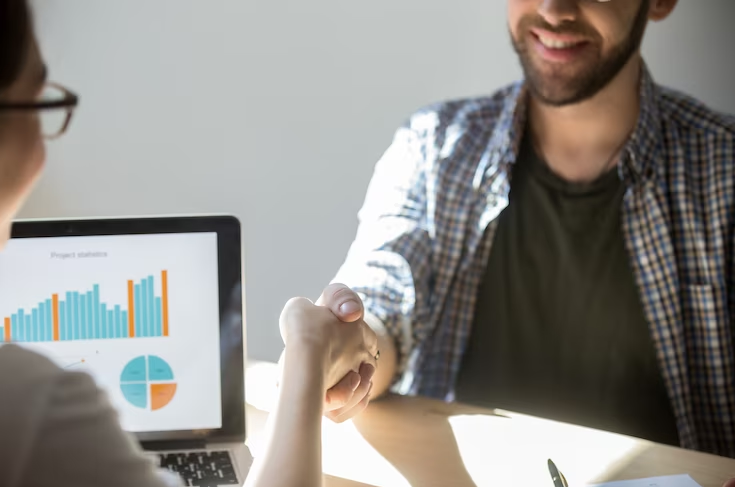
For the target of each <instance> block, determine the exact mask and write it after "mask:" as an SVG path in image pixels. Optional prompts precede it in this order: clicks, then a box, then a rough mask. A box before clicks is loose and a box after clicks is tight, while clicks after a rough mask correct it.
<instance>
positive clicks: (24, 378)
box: [0, 345, 63, 397]
mask: <svg viewBox="0 0 735 487" xmlns="http://www.w3.org/2000/svg"><path fill="white" fill-rule="evenodd" d="M61 373H63V371H62V369H60V368H59V367H58V366H56V365H55V364H54V363H53V362H52V361H51V360H49V359H48V358H46V357H44V356H43V355H40V354H38V353H35V352H32V351H30V350H27V349H25V348H22V347H19V346H16V345H3V346H2V347H0V391H9V389H11V388H12V389H16V388H21V389H26V388H31V387H33V386H39V385H41V383H44V382H48V381H53V380H54V379H55V378H56V377H58V375H59V374H61ZM0 395H2V396H3V397H7V396H5V395H4V394H2V393H0Z"/></svg>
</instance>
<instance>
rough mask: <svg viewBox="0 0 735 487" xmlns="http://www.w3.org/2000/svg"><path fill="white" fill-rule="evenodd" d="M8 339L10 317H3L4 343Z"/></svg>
mask: <svg viewBox="0 0 735 487" xmlns="http://www.w3.org/2000/svg"><path fill="white" fill-rule="evenodd" d="M9 341H10V318H5V343H8V342H9Z"/></svg>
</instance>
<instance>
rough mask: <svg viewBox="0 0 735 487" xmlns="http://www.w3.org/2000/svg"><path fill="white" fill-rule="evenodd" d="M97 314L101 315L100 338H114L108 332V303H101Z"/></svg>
mask: <svg viewBox="0 0 735 487" xmlns="http://www.w3.org/2000/svg"><path fill="white" fill-rule="evenodd" d="M97 314H98V315H99V317H100V324H99V327H100V332H101V333H100V338H112V337H110V336H109V335H108V334H107V305H106V304H101V305H99V306H98V307H97Z"/></svg>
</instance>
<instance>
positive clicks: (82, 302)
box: [79, 294, 87, 340]
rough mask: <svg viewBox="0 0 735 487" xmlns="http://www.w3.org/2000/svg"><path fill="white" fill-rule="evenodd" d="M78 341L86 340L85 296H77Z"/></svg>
mask: <svg viewBox="0 0 735 487" xmlns="http://www.w3.org/2000/svg"><path fill="white" fill-rule="evenodd" d="M79 339H80V340H86V339H87V295H86V294H79Z"/></svg>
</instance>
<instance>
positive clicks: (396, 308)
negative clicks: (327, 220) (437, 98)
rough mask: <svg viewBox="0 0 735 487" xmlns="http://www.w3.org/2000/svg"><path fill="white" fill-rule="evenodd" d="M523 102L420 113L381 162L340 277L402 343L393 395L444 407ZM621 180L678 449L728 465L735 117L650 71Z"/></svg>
mask: <svg viewBox="0 0 735 487" xmlns="http://www.w3.org/2000/svg"><path fill="white" fill-rule="evenodd" d="M526 99H527V93H526V89H525V85H524V83H523V82H519V83H516V84H514V85H512V86H510V87H507V88H505V89H502V90H500V91H498V92H497V93H495V94H494V95H493V96H490V97H486V98H476V99H469V100H461V101H452V102H446V103H441V104H437V105H434V106H431V107H428V108H426V109H423V110H421V111H419V112H417V113H416V114H414V115H413V116H412V117H411V118H410V120H409V121H408V123H407V124H406V125H405V126H403V127H402V128H401V129H399V130H398V132H397V133H396V135H395V138H394V140H393V143H392V145H391V146H390V147H389V149H388V150H387V151H386V153H385V154H384V156H383V157H382V158H381V160H380V161H379V162H378V164H377V165H376V168H375V173H374V175H373V178H372V181H371V183H370V186H369V188H368V192H367V196H366V199H365V203H364V205H363V207H362V209H361V210H360V213H359V220H360V224H359V228H358V232H357V236H356V238H355V241H354V243H353V244H352V246H351V247H350V251H349V253H348V256H347V259H346V261H345V263H344V265H343V266H342V267H341V269H340V271H339V273H338V274H337V277H336V278H335V280H336V281H340V282H345V283H346V284H348V285H350V286H351V287H352V288H353V289H355V290H356V291H357V292H358V293H359V294H360V295H361V296H362V298H363V300H364V302H365V307H366V310H367V311H368V312H369V313H371V314H373V315H374V316H375V317H377V318H378V319H379V320H380V322H382V324H383V325H384V326H385V328H386V330H387V331H388V332H389V333H390V334H391V335H392V336H393V338H394V339H395V342H396V344H397V349H398V351H399V375H398V376H397V377H396V383H395V384H394V386H393V390H394V392H399V393H403V394H420V395H426V396H430V397H435V398H440V399H444V400H452V399H453V395H454V384H455V379H456V377H457V373H458V371H459V368H460V364H461V359H462V354H463V352H464V350H465V349H466V347H467V341H468V338H469V336H470V328H471V325H472V320H473V313H474V308H475V300H476V297H477V292H478V288H479V284H480V281H481V278H482V275H483V272H484V269H485V266H486V263H487V259H488V255H489V252H490V246H491V244H492V238H493V232H494V230H495V226H496V218H497V216H498V215H499V214H500V212H501V211H502V210H503V209H504V208H505V207H506V206H507V205H508V195H509V191H510V172H511V171H510V170H511V166H512V164H513V163H514V161H515V159H516V156H517V153H518V149H519V144H520V140H521V136H522V133H523V129H524V127H525V116H526V115H525V114H526V109H525V105H526ZM618 172H619V175H620V177H621V179H622V181H623V182H624V184H625V185H626V188H627V189H626V192H625V195H624V199H623V204H622V205H623V208H622V221H621V222H620V223H621V225H622V229H623V234H624V237H625V242H626V246H627V249H628V251H629V255H630V260H631V265H632V268H633V272H634V274H635V279H636V283H637V286H638V289H639V292H640V297H641V301H642V304H643V309H644V312H645V315H646V317H647V321H648V323H649V325H650V326H649V327H650V332H651V335H652V337H653V341H654V343H655V346H656V352H657V357H658V362H659V364H660V368H661V371H662V373H663V377H664V381H665V384H666V387H667V390H668V394H669V397H670V399H671V402H672V405H673V409H674V413H675V415H676V419H677V426H678V430H679V436H680V440H681V444H682V446H684V447H687V448H691V449H699V450H703V451H709V452H712V453H716V454H720V455H725V456H730V457H735V368H734V367H735V361H734V359H735V357H734V350H733V347H734V345H735V337H734V335H735V327H734V326H733V322H732V317H733V313H735V283H734V282H733V277H734V276H735V269H734V268H733V266H734V265H735V255H734V252H735V248H734V247H733V237H735V228H734V227H733V225H735V214H734V211H735V177H734V176H735V174H734V173H735V118H733V117H730V116H726V115H722V114H718V113H716V112H714V111H712V110H710V109H708V108H706V107H705V106H703V105H702V104H701V103H699V102H697V101H696V100H693V99H691V98H689V97H687V96H685V95H683V94H680V93H677V92H675V91H673V90H670V89H666V88H663V87H661V86H659V85H656V84H655V83H654V82H653V80H652V79H651V76H650V74H649V72H648V71H647V69H646V68H645V67H644V68H643V71H642V75H641V84H640V114H639V120H638V122H637V125H636V128H635V129H634V132H633V133H632V136H631V137H630V140H629V141H628V143H627V145H626V146H625V149H624V151H623V155H622V157H621V160H620V162H619V164H618ZM590 284H591V285H594V283H590ZM529 305H532V303H529Z"/></svg>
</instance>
